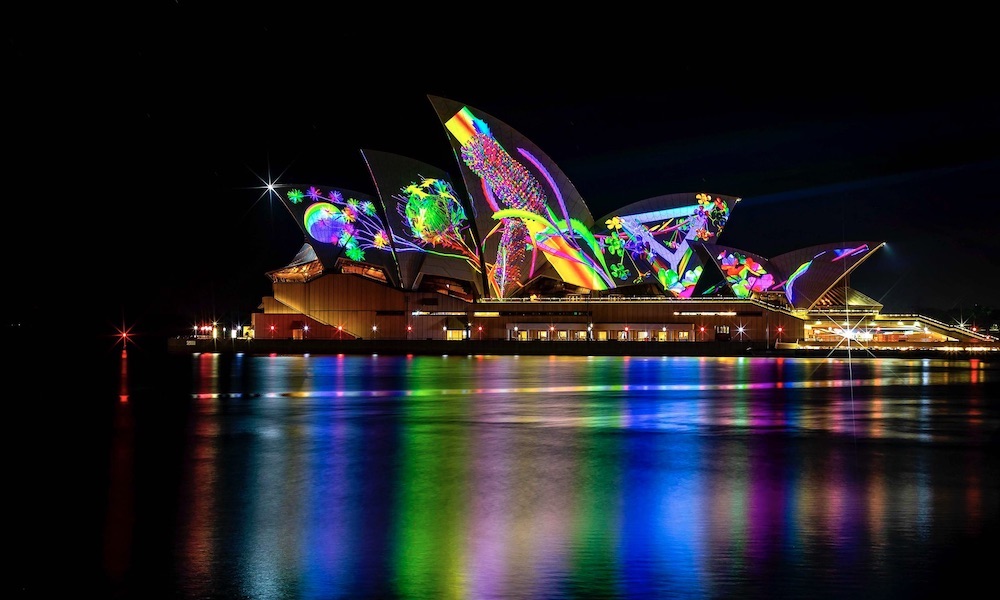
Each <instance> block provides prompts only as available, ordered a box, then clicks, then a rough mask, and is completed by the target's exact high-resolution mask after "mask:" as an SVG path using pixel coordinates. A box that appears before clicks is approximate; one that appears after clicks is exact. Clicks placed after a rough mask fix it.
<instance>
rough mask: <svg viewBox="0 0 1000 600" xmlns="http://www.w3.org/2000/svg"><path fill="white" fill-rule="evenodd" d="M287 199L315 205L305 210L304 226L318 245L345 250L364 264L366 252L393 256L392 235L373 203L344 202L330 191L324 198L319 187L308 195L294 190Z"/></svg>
mask: <svg viewBox="0 0 1000 600" xmlns="http://www.w3.org/2000/svg"><path fill="white" fill-rule="evenodd" d="M286 195H287V197H288V201H289V202H291V203H292V204H293V205H294V204H300V203H302V202H303V201H304V200H305V199H306V198H308V199H309V200H311V201H312V202H313V203H312V204H310V205H309V206H307V207H306V209H305V212H304V213H303V216H302V223H303V225H304V226H305V230H306V232H308V234H309V235H310V236H311V237H312V238H313V239H315V240H316V241H318V242H321V243H324V244H333V245H334V246H339V247H342V248H344V251H345V253H346V254H347V256H348V257H349V258H350V259H351V260H356V261H363V260H365V252H366V251H370V250H374V251H379V252H391V248H390V245H389V235H388V234H387V233H386V229H385V225H383V224H382V220H381V219H380V218H379V217H378V213H377V211H376V209H375V204H374V203H373V202H371V201H369V200H358V199H355V198H347V199H345V198H344V194H343V193H342V192H341V191H339V190H331V191H330V192H329V193H328V194H327V195H326V196H325V197H324V195H323V193H322V192H321V191H320V189H319V188H317V187H310V188H308V189H307V190H306V192H305V193H303V192H302V191H300V190H297V189H292V190H289V191H288V193H287V194H286Z"/></svg>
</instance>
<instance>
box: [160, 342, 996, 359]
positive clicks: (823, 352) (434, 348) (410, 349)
mask: <svg viewBox="0 0 1000 600" xmlns="http://www.w3.org/2000/svg"><path fill="white" fill-rule="evenodd" d="M786 346H794V345H793V344H786ZM167 351H168V352H170V353H171V354H202V353H209V354H255V355H267V354H284V355H288V354H292V355H296V354H359V355H365V354H386V355H410V354H412V355H431V356H434V355H437V356H442V355H453V354H454V355H498V356H515V355H532V356H549V355H558V356H664V357H667V356H695V357H697V356H705V357H715V356H727V357H738V356H768V357H814V358H841V357H843V358H846V357H849V356H850V357H853V358H943V359H956V358H958V359H963V358H984V357H990V356H997V357H1000V354H997V351H998V347H997V346H996V345H988V346H987V345H983V346H976V347H971V348H970V347H966V348H956V349H951V350H945V349H944V348H943V347H937V348H934V347H912V346H908V347H905V348H903V347H901V348H871V349H870V348H866V347H863V346H861V345H858V344H853V345H851V346H841V347H784V348H775V347H774V344H772V345H770V346H769V345H767V344H765V342H763V341H729V342H717V341H710V342H654V341H648V342H637V341H627V342H619V341H583V342H581V341H509V340H475V339H468V340H371V339H351V340H330V339H316V340H309V339H306V340H302V339H247V338H239V339H202V338H199V339H193V338H169V339H167Z"/></svg>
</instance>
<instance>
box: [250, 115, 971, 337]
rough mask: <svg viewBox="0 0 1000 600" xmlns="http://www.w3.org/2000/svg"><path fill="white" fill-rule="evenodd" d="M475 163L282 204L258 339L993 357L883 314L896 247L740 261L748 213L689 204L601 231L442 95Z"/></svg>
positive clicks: (517, 147) (939, 330) (963, 333)
mask: <svg viewBox="0 0 1000 600" xmlns="http://www.w3.org/2000/svg"><path fill="white" fill-rule="evenodd" d="M429 99H430V102H431V104H432V105H433V107H434V110H435V111H436V113H437V115H438V117H439V118H440V120H441V123H442V125H443V126H444V129H445V132H446V133H447V136H448V139H449V140H450V142H451V145H452V148H453V150H454V152H455V156H456V158H457V162H458V169H459V171H460V173H461V181H460V184H457V183H456V182H455V181H453V180H452V179H451V178H450V177H449V175H448V173H447V172H445V171H444V170H442V169H440V168H437V167H434V166H431V165H428V164H425V163H422V162H419V161H416V160H413V159H410V158H407V157H404V156H399V155H396V154H390V153H386V152H380V151H375V150H362V156H363V158H364V160H365V162H366V163H367V165H368V169H369V172H370V173H371V176H372V179H373V183H374V188H375V189H376V190H378V192H377V194H376V195H370V194H366V193H362V192H356V191H352V190H346V189H341V188H336V187H329V186H322V185H319V184H316V185H311V184H310V185H306V186H300V185H285V184H279V185H275V186H274V188H273V190H274V193H276V194H277V195H278V196H279V197H280V198H281V201H282V202H283V204H284V205H285V207H286V208H287V209H288V211H289V213H290V214H291V215H292V217H293V218H294V219H295V221H296V222H297V223H298V225H299V227H300V229H301V230H302V233H303V236H304V241H303V244H302V247H301V248H300V250H299V251H298V253H297V254H296V256H295V257H293V258H292V260H291V261H290V262H289V263H288V264H287V265H285V266H284V267H281V268H279V269H276V270H273V271H271V272H269V273H268V276H269V277H270V278H271V281H272V295H270V296H267V297H265V298H263V300H262V302H261V304H260V306H259V312H256V313H255V314H253V325H252V329H253V331H254V335H255V337H256V338H257V339H267V338H268V337H271V338H279V339H280V338H302V337H309V338H312V339H349V338H371V337H375V338H379V339H411V340H413V339H415V340H421V339H437V340H440V339H448V340H461V339H470V338H473V339H507V340H512V339H516V340H526V341H527V340H542V341H545V340H567V341H572V340H578V341H614V340H629V341H651V342H655V341H709V340H717V341H718V340H721V341H729V340H731V341H743V340H746V341H758V342H760V341H766V342H767V343H768V344H772V343H789V342H791V343H795V342H800V343H808V342H813V343H834V344H835V343H838V342H839V341H844V340H846V339H853V340H858V341H863V342H865V341H867V342H872V343H878V342H884V343H898V342H901V341H910V342H943V341H956V342H966V341H976V340H982V339H983V336H982V334H976V333H974V332H971V331H968V330H965V329H964V328H960V327H958V326H952V325H948V324H945V323H940V322H936V321H934V320H933V319H927V318H924V317H919V316H913V315H906V316H905V317H902V316H898V315H883V314H882V313H881V310H882V305H881V304H879V303H878V302H876V301H875V300H873V299H871V298H869V297H868V296H866V295H864V294H863V293H861V292H859V291H857V290H854V289H851V288H850V287H849V276H850V274H851V272H852V271H854V269H856V268H858V267H859V266H860V265H861V264H862V263H863V262H864V261H865V260H866V259H867V258H868V257H869V256H871V255H872V253H873V252H875V251H876V250H878V249H879V248H880V247H881V246H882V245H883V243H882V242H880V241H875V240H858V241H849V242H837V243H822V244H819V245H815V246H810V247H807V248H802V249H799V250H796V251H793V252H789V253H786V254H782V255H780V256H774V257H770V258H768V257H763V256H759V255H756V254H754V253H752V252H748V251H744V250H741V249H738V248H733V247H730V246H726V245H723V244H722V243H721V238H722V234H723V232H724V230H725V227H726V224H727V223H728V222H729V221H730V220H731V219H732V218H733V213H734V212H735V209H737V208H738V203H739V201H740V199H739V198H736V197H732V196H723V195H718V194H711V193H707V192H693V193H677V194H668V195H663V196H658V197H654V198H649V199H646V200H641V201H639V202H635V203H632V204H629V205H627V206H625V207H623V208H621V209H619V210H616V211H613V212H611V213H609V214H607V215H603V216H601V217H600V218H597V219H595V218H594V217H593V215H592V214H591V213H590V210H589V208H588V207H587V205H586V203H585V202H584V200H583V198H582V197H581V196H580V194H579V193H578V192H577V190H576V188H575V187H574V186H573V184H572V183H571V182H570V181H569V179H568V178H567V177H566V176H565V174H564V173H563V172H562V171H561V170H560V169H559V168H558V166H556V164H555V163H554V162H553V161H552V160H551V159H550V158H549V157H548V156H547V155H545V153H544V152H542V151H541V150H540V149H539V148H538V147H537V146H535V145H534V144H533V143H532V142H531V141H530V140H528V139H527V138H525V137H524V136H523V135H521V134H520V133H518V132H517V131H516V130H515V129H513V128H512V127H510V126H509V125H507V124H505V123H503V122H502V121H500V120H498V119H496V118H494V117H492V116H491V115H488V114H486V113H484V112H482V111H480V110H478V109H475V108H473V107H470V106H467V105H464V104H461V103H458V102H454V101H452V100H447V99H444V98H440V97H436V96H430V97H429Z"/></svg>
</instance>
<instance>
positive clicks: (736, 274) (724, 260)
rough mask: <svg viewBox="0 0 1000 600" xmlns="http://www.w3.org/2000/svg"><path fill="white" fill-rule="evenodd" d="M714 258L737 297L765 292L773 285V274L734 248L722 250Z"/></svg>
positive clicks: (746, 296)
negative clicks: (732, 249)
mask: <svg viewBox="0 0 1000 600" xmlns="http://www.w3.org/2000/svg"><path fill="white" fill-rule="evenodd" d="M716 260H717V261H718V263H719V268H720V269H722V273H723V274H724V275H725V276H726V282H727V283H729V287H730V288H731V289H732V290H733V293H735V294H736V297H737V298H748V297H750V295H751V294H754V293H760V292H766V291H768V290H769V289H771V288H772V287H773V286H774V275H772V274H770V273H768V272H767V269H765V268H764V266H763V265H761V264H760V263H759V262H757V261H756V260H754V259H753V257H751V256H747V255H746V254H743V253H741V252H737V251H735V250H734V251H729V252H727V251H725V250H723V251H722V252H720V253H719V255H718V256H717V257H716Z"/></svg>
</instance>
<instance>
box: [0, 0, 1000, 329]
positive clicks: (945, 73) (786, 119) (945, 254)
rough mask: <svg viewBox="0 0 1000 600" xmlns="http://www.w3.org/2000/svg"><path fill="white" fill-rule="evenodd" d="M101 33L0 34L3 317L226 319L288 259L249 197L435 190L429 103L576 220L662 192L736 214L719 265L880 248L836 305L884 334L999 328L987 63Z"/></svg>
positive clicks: (352, 35)
mask: <svg viewBox="0 0 1000 600" xmlns="http://www.w3.org/2000/svg"><path fill="white" fill-rule="evenodd" d="M120 18H124V19H126V21H128V20H131V21H132V22H131V23H129V25H130V26H126V27H121V28H113V27H110V26H103V27H100V28H99V29H88V30H86V31H85V32H80V31H77V32H75V34H74V35H67V36H49V37H48V38H46V43H44V44H41V43H39V38H38V36H37V35H35V34H36V33H37V32H36V31H34V30H33V29H26V30H18V28H17V27H10V28H8V32H7V36H6V40H5V43H6V54H7V59H8V66H9V68H8V70H7V72H8V81H7V88H8V94H7V99H8V105H9V108H8V116H9V118H8V123H7V135H6V136H5V137H6V141H7V146H8V148H9V149H11V150H12V152H9V153H8V159H7V163H6V164H7V168H8V169H9V174H10V175H11V177H10V178H9V179H10V180H11V181H13V185H12V187H10V188H9V189H8V192H9V193H10V196H9V200H8V203H7V206H8V208H9V211H10V212H9V213H8V214H9V215H10V218H9V219H8V220H7V228H6V229H7V235H6V236H5V241H4V244H5V245H4V249H5V252H4V254H5V259H4V260H5V264H6V267H7V268H6V269H5V271H6V272H7V273H17V274H18V276H19V277H22V278H30V279H31V280H34V281H37V282H38V285H48V286H51V288H52V289H54V290H59V293H58V296H56V298H55V299H52V298H49V299H47V300H46V299H39V298H37V297H35V298H26V297H19V298H8V299H6V300H5V303H7V306H6V310H7V312H8V313H10V314H20V313H24V314H28V313H31V314H57V313H60V312H61V311H60V309H70V308H72V309H75V310H79V309H84V308H87V309H89V310H93V311H96V312H95V314H98V315H100V317H101V318H102V319H104V320H105V321H108V322H120V321H121V320H122V319H125V320H127V321H129V322H141V321H143V320H147V321H152V320H157V321H159V322H167V323H174V322H177V323H189V322H193V321H194V320H199V319H205V318H213V317H215V318H236V319H239V318H242V319H243V320H244V321H245V320H246V319H247V318H248V317H249V313H250V312H251V311H252V310H254V309H255V308H256V306H257V304H258V303H259V302H260V298H261V296H262V295H264V294H266V293H267V292H268V290H269V287H270V286H269V282H268V280H267V278H266V276H265V275H264V273H265V272H266V271H267V270H270V269H274V268H278V267H281V266H283V265H284V264H286V262H287V261H288V260H290V259H291V258H292V256H293V255H294V253H295V251H296V250H297V249H298V248H299V246H300V245H301V243H302V241H303V240H302V236H301V234H300V233H299V231H298V229H297V227H296V224H295V223H294V222H293V221H292V220H291V217H290V215H288V214H287V213H286V212H285V210H284V209H283V208H282V207H281V205H280V204H278V203H277V202H274V201H269V200H268V199H267V197H266V196H263V197H262V195H261V191H260V190H259V189H255V187H256V186H259V185H260V180H259V179H258V177H264V178H266V177H267V176H268V173H270V175H271V176H274V177H276V176H279V175H280V176H281V181H284V182H292V183H302V184H316V185H320V186H335V187H343V188H349V189H355V190H358V191H364V192H374V187H373V185H372V183H371V180H370V178H369V177H368V173H367V170H366V167H365V165H364V162H363V160H362V157H361V153H360V150H361V149H362V148H366V149H367V148H370V149H374V150H382V151H388V152H395V153H399V154H403V155H406V156H410V157H413V158H415V159H419V160H423V161H425V162H428V163H431V164H433V165H435V166H438V167H440V168H443V169H445V170H446V171H448V172H449V173H451V174H452V177H453V178H454V179H455V180H456V181H457V180H458V169H457V164H456V162H455V158H454V156H453V154H452V152H451V148H450V146H449V144H448V140H447V136H446V134H445V130H444V128H443V127H442V126H441V124H440V122H439V121H438V120H437V117H436V115H435V114H434V112H433V109H432V108H431V105H430V102H429V101H428V100H427V95H428V94H431V95H437V96H443V97H446V98H450V99H453V100H456V101H459V102H464V103H466V104H469V105H471V106H473V107H475V108H478V109H480V110H482V111H485V112H487V113H489V114H491V115H493V116H494V117H496V118H498V119H500V120H501V121H504V122H505V123H507V124H508V125H510V126H512V127H513V128H514V129H516V130H518V131H519V132H520V133H522V134H523V135H525V136H526V137H528V138H529V139H531V140H532V141H533V142H535V143H536V144H537V145H538V146H539V148H541V149H542V150H543V151H544V152H545V153H546V154H548V155H549V157H550V158H551V159H552V160H553V161H554V162H555V163H556V164H557V165H559V166H560V167H561V168H562V170H563V171H564V172H565V173H566V175H567V176H568V177H569V179H570V180H571V181H572V182H573V183H574V185H575V186H576V188H577V189H578V191H579V192H580V193H581V195H582V196H583V198H584V199H585V201H586V202H587V204H588V206H589V207H590V208H591V212H592V213H593V215H594V216H595V217H599V216H601V215H603V214H604V213H605V212H607V211H610V210H612V209H614V208H616V207H620V206H624V205H626V204H628V203H631V202H634V201H638V200H642V199H645V198H648V197H652V196H658V195H662V194H668V193H675V192H698V191H706V192H710V193H716V194H725V195H732V196H739V197H741V198H743V201H742V202H741V203H740V204H739V205H738V208H737V209H736V210H735V211H734V213H733V217H732V220H731V221H730V224H729V225H728V226H727V229H726V231H725V233H724V234H723V237H722V238H721V240H720V242H722V243H724V244H727V245H731V246H736V247H739V248H743V249H745V250H749V251H753V252H757V253H759V254H763V255H765V256H773V255H776V254H780V253H782V252H787V251H790V250H794V249H796V248H799V247H802V246H806V245H812V244H818V243H826V242H835V241H852V240H876V241H885V242H887V243H888V246H887V247H886V248H884V249H882V250H880V251H878V252H877V253H875V255H873V256H872V257H871V258H870V259H869V260H868V261H867V262H866V263H864V264H863V265H862V266H861V267H860V268H859V269H858V270H857V271H855V273H854V274H853V275H852V281H851V283H852V285H853V286H854V287H856V288H858V289H859V290H861V291H863V292H865V293H867V294H868V295H870V296H872V297H874V298H875V299H877V300H879V301H881V302H883V303H884V304H885V306H886V311H887V312H902V311H907V310H917V309H920V308H921V307H933V308H938V309H944V310H947V309H953V308H956V307H971V306H973V305H977V304H978V305H985V306H995V305H996V304H997V302H996V300H995V299H996V298H997V297H998V293H1000V283H998V276H997V274H996V273H997V270H998V267H1000V261H998V259H997V255H998V250H1000V242H998V239H997V238H998V234H1000V229H998V227H997V222H998V221H1000V219H998V213H1000V211H998V208H997V206H998V196H1000V193H998V191H997V190H998V187H997V185H996V181H997V175H998V174H1000V150H998V147H1000V146H998V142H1000V111H998V109H1000V92H998V91H997V90H996V86H995V85H992V84H991V83H990V82H989V77H988V76H986V73H987V72H988V71H987V70H992V69H993V67H992V58H991V55H987V54H981V53H980V51H979V49H978V48H977V46H979V45H983V46H984V47H985V45H986V43H985V42H982V43H981V44H980V43H979V42H976V40H974V39H973V40H972V41H967V43H966V44H965V45H963V46H961V47H958V46H956V45H953V44H950V43H945V42H944V41H942V42H941V44H940V46H935V47H931V46H930V45H929V42H927V43H924V44H922V45H919V46H914V45H912V44H910V45H899V44H895V43H890V42H882V43H880V44H879V45H878V47H875V46H874V45H872V46H871V47H869V48H866V50H865V51H864V52H861V51H859V50H858V47H857V46H851V45H850V44H848V45H847V47H851V51H850V52H849V51H838V50H837V49H836V48H830V47H826V48H820V49H819V50H809V51H807V49H805V48H804V47H802V46H801V45H794V44H793V45H790V46H784V47H778V48H775V49H774V50H773V51H768V52H763V51H758V52H754V51H750V50H747V49H746V48H749V47H751V46H752V44H750V43H749V42H746V41H745V42H743V43H742V44H741V45H740V46H739V47H735V45H733V44H731V45H728V46H726V51H725V52H720V51H719V50H718V49H713V48H711V46H712V42H711V41H708V40H706V41H704V43H703V44H701V45H699V46H690V45H689V43H688V42H682V41H681V40H679V39H672V38H663V40H666V39H672V42H671V43H670V44H669V45H667V44H666V43H665V42H658V41H657V40H656V39H651V38H649V37H642V39H638V38H639V37H641V36H632V37H627V36H626V38H624V39H623V40H621V41H618V40H615V39H607V38H606V39H604V40H603V41H602V43H601V44H594V43H588V44H583V43H581V41H580V38H579V36H574V37H572V38H571V37H561V38H553V39H552V40H550V41H551V43H534V44H526V43H525V42H523V41H521V40H519V39H517V38H516V36H515V37H513V38H511V39H509V40H508V41H507V43H505V44H504V45H503V46H497V45H495V44H493V45H477V44H475V43H473V42H472V41H471V40H469V39H463V37H462V36H460V35H458V32H457V31H452V32H450V33H451V34H450V35H444V36H441V37H436V36H434V35H433V34H432V32H430V31H427V30H425V29H421V28H415V29H411V30H400V29H392V28H390V29H386V30H383V31H380V32H379V35H378V36H372V35H370V34H371V33H372V32H371V31H370V30H363V29H359V27H358V26H356V25H357V24H356V23H349V22H347V21H345V20H344V19H341V20H339V21H337V25H336V26H335V27H334V26H324V25H325V23H323V22H317V23H310V22H308V21H296V22H289V21H285V22H283V23H279V22H278V20H277V19H272V18H270V16H268V15H261V16H259V17H255V16H254V15H250V16H249V17H245V18H242V19H241V21H242V22H241V23H238V24H237V23H232V22H229V21H227V20H225V19H221V18H219V15H207V14H204V13H199V12H197V10H196V9H192V8H191V7H189V6H187V5H186V4H182V3H166V4H163V5H156V6H153V7H151V8H148V9H146V11H145V12H143V13H142V14H131V15H125V16H120ZM137 24H141V27H137V26H135V25H137ZM508 26H509V25H508ZM380 36H381V37H380ZM564 36H568V34H564ZM571 39H572V43H571V42H570V40H571ZM790 42H791V41H790ZM706 45H707V46H708V47H706ZM178 333H180V332H178Z"/></svg>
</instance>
